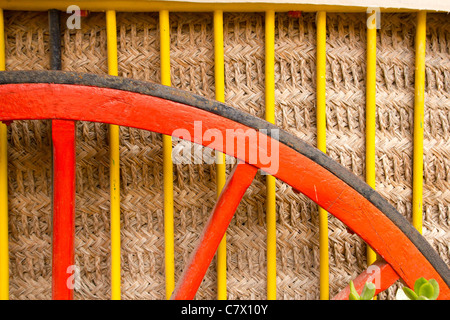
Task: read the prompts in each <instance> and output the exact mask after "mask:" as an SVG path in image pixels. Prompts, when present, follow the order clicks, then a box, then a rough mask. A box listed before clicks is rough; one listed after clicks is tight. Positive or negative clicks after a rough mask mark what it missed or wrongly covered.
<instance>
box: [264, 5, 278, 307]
mask: <svg viewBox="0 0 450 320" xmlns="http://www.w3.org/2000/svg"><path fill="white" fill-rule="evenodd" d="M265 37H266V39H265V55H266V59H265V86H266V90H265V101H266V105H265V107H266V121H268V122H270V123H275V11H274V10H268V11H266V21H265ZM266 189H267V191H266V224H267V299H268V300H275V299H276V298H277V251H276V250H277V247H276V246H277V229H276V203H275V198H276V189H275V177H273V176H271V175H267V176H266Z"/></svg>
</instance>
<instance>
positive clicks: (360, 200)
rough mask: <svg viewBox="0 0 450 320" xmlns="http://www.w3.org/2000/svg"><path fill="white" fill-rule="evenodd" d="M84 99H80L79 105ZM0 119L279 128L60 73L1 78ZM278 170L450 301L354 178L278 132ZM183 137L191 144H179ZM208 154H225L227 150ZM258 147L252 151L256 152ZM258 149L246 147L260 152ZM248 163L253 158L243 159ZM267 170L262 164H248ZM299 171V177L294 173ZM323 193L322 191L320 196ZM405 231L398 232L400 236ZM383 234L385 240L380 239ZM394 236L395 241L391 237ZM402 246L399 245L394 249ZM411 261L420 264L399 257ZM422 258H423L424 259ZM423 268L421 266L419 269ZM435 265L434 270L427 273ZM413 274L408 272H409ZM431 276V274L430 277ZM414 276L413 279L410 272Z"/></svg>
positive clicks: (182, 96) (195, 100) (413, 243)
mask: <svg viewBox="0 0 450 320" xmlns="http://www.w3.org/2000/svg"><path fill="white" fill-rule="evenodd" d="M80 97H81V98H82V99H83V100H81V101H80ZM0 103H1V104H2V108H1V109H0V120H19V119H70V120H85V121H94V122H105V123H113V124H118V125H123V126H130V127H137V128H140V129H145V130H150V131H155V132H160V133H164V134H169V135H171V134H172V133H173V131H174V130H175V129H177V128H180V127H181V128H185V129H186V130H187V131H188V132H189V133H191V134H192V136H191V137H190V139H191V141H193V142H197V143H202V144H205V143H204V141H196V140H195V137H193V134H194V121H195V120H196V119H197V120H199V121H203V124H204V127H203V129H202V130H207V129H208V128H217V129H219V130H220V131H221V132H223V133H225V130H226V129H227V128H233V129H241V130H246V129H253V130H255V131H256V133H257V135H258V137H260V138H262V137H263V136H265V135H264V133H261V131H264V130H265V132H268V133H269V135H270V132H271V131H270V130H273V129H278V128H277V127H276V126H274V125H272V124H270V123H268V122H266V121H264V120H262V119H259V118H256V117H253V116H251V115H249V114H246V113H243V112H241V111H239V110H236V109H233V108H231V107H229V106H227V105H225V104H223V103H220V102H217V101H214V100H209V99H206V98H203V97H200V96H196V95H193V94H191V93H188V92H185V91H182V90H178V89H174V88H170V87H165V86H162V85H158V84H154V83H148V82H144V81H138V80H131V79H125V78H120V77H112V76H97V75H92V74H81V73H73V72H62V71H7V72H0ZM278 132H279V136H278V139H272V138H269V139H268V140H270V141H271V142H270V143H274V144H276V145H277V146H278V147H279V152H280V155H279V170H278V171H277V172H270V171H269V173H270V174H273V175H274V176H275V177H277V178H279V179H280V180H283V181H284V182H286V183H288V184H289V185H291V186H292V187H293V188H295V189H297V190H298V191H300V192H302V193H304V194H305V195H306V196H308V197H309V198H310V199H311V200H313V201H314V202H316V203H318V204H319V205H320V206H322V207H323V208H324V209H326V210H327V211H329V212H330V213H331V214H333V215H335V216H336V217H337V218H338V219H340V220H341V221H342V222H344V223H345V224H346V225H347V226H349V227H350V228H351V229H353V230H354V231H355V232H356V233H357V234H358V235H359V236H361V237H362V238H363V239H364V240H365V241H366V242H368V243H369V244H370V245H371V247H373V248H374V249H375V251H377V252H378V253H379V254H380V255H381V256H382V257H383V258H384V259H385V260H386V261H387V262H388V263H389V264H391V265H392V266H393V268H394V269H395V271H396V272H397V273H398V274H399V275H400V276H401V277H402V278H403V279H404V280H405V282H406V283H407V284H408V285H409V286H412V285H413V284H414V281H415V279H413V278H411V274H414V272H415V273H416V274H417V273H420V271H421V270H422V271H423V272H424V273H425V274H424V276H435V275H436V276H437V277H438V278H441V279H438V281H439V280H440V285H443V286H445V288H444V290H443V291H444V292H447V293H446V295H447V298H450V293H449V288H448V287H449V286H450V270H449V268H448V266H447V265H446V264H445V262H444V261H443V260H442V259H441V258H440V257H439V255H438V254H437V253H436V251H435V250H434V249H433V248H432V247H431V245H430V244H429V243H428V242H427V241H426V239H425V238H424V237H423V236H422V235H421V234H420V233H419V232H418V231H417V230H416V229H414V227H413V226H412V225H411V224H410V223H409V222H408V221H407V220H406V219H405V218H404V217H403V216H402V215H401V214H400V213H399V212H397V210H396V209H395V208H394V207H393V206H392V205H390V204H389V203H388V202H387V201H386V200H385V199H383V198H382V197H381V196H380V195H379V194H378V193H377V192H376V191H374V190H373V189H372V188H370V186H368V185H367V184H366V183H365V182H363V181H362V180H361V179H359V178H358V177H356V176H355V175H354V174H353V173H351V172H350V171H348V170H347V169H345V168H344V167H342V166H341V165H340V164H338V163H337V162H335V161H334V160H332V159H331V158H330V157H328V156H327V155H325V154H324V153H322V152H321V151H319V150H318V149H316V148H314V147H312V146H310V145H309V144H307V143H306V142H304V141H302V140H300V139H298V138H296V137H294V136H292V135H290V134H289V133H287V132H285V131H283V130H281V129H278ZM182 138H186V137H182ZM208 146H209V147H211V148H213V149H217V150H219V151H221V152H226V153H228V154H230V155H231V156H235V157H236V156H237V153H236V152H235V153H233V152H229V150H226V148H225V147H226V146H225V145H224V144H223V143H219V142H217V143H214V144H213V143H211V144H208ZM252 148H253V149H252ZM258 148H259V146H249V149H251V150H250V151H252V150H253V151H254V152H256V151H258ZM241 160H243V161H245V162H247V163H250V162H249V159H248V158H245V159H241ZM250 164H252V165H255V166H256V167H259V168H262V167H264V166H263V163H262V162H261V161H259V162H257V163H250ZM293 169H295V170H293ZM319 189H320V190H319ZM397 229H398V230H400V231H401V232H400V233H398V230H397ZM384 231H385V233H386V234H380V232H381V233H384ZM392 233H393V234H392ZM398 241H399V242H400V243H402V245H401V246H400V245H399V244H396V242H398ZM411 254H412V255H414V257H415V258H417V259H418V261H417V262H416V263H413V262H411V261H409V262H408V259H404V258H401V256H402V255H405V256H411ZM421 256H422V257H423V258H424V259H422V258H421ZM417 263H419V264H421V263H422V264H423V266H417V265H415V264H417ZM430 266H431V269H430ZM409 268H410V269H411V270H412V271H411V270H407V269H409ZM432 269H433V270H432ZM413 271H414V272H413Z"/></svg>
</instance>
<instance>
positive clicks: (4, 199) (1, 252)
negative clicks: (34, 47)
mask: <svg viewBox="0 0 450 320" xmlns="http://www.w3.org/2000/svg"><path fill="white" fill-rule="evenodd" d="M0 70H5V29H4V20H3V9H0ZM8 299H9V241H8V131H7V128H6V125H5V124H3V123H0V300H8Z"/></svg>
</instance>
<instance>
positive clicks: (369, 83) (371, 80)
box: [366, 13, 377, 265]
mask: <svg viewBox="0 0 450 320" xmlns="http://www.w3.org/2000/svg"><path fill="white" fill-rule="evenodd" d="M370 15H371V14H370ZM376 18H377V17H376V13H375V19H372V20H371V21H372V22H373V24H371V25H370V26H368V27H367V47H366V56H367V59H366V63H367V65H366V182H367V184H368V185H369V186H371V187H372V188H374V189H375V186H376V183H375V132H376V123H375V119H376V91H377V88H376V85H377V74H376V72H377V71H376V64H377V29H376V22H377V21H376ZM376 258H377V255H376V253H375V251H373V250H372V249H371V248H370V246H367V265H370V264H372V263H373V262H375V260H376Z"/></svg>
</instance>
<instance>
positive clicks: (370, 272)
mask: <svg viewBox="0 0 450 320" xmlns="http://www.w3.org/2000/svg"><path fill="white" fill-rule="evenodd" d="M398 279H399V276H398V274H397V273H396V272H395V271H394V269H392V267H391V266H390V265H389V264H388V263H387V262H386V261H384V260H377V261H375V262H374V263H373V264H371V265H370V266H369V267H368V268H367V269H366V270H364V272H362V273H361V274H360V275H359V276H358V277H356V278H355V279H354V280H353V284H354V285H355V289H356V291H357V292H358V293H359V294H360V293H361V292H362V290H363V288H364V285H365V284H366V282H372V283H374V284H375V288H376V289H375V295H377V294H378V293H380V292H383V291H384V290H386V289H388V288H389V287H390V286H391V285H393V284H394V283H395V281H397V280H398ZM349 294H350V286H347V287H345V288H344V289H342V290H341V291H340V292H339V293H338V294H337V295H335V296H334V297H333V299H332V300H348V296H349Z"/></svg>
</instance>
